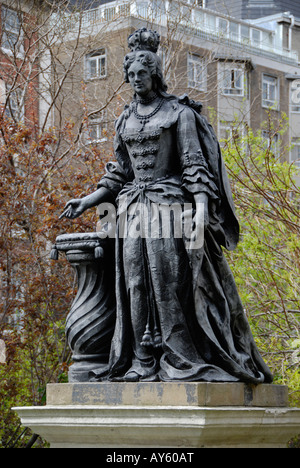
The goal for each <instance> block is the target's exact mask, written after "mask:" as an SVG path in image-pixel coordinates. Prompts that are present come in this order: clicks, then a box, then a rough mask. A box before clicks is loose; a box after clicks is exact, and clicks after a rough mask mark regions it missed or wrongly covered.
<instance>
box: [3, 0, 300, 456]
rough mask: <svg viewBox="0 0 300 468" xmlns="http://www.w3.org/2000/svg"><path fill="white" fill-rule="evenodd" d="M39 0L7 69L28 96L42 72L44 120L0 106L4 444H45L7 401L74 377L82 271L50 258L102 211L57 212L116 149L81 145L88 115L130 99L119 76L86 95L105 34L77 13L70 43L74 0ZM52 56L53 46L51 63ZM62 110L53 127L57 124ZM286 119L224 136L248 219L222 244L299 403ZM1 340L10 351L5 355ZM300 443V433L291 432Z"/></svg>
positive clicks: (298, 305)
mask: <svg viewBox="0 0 300 468" xmlns="http://www.w3.org/2000/svg"><path fill="white" fill-rule="evenodd" d="M7 1H8V0H7ZM17 3H18V2H17V1H16V0H14V1H12V6H13V7H14V8H15V7H16V4H17ZM34 3H35V2H32V4H33V5H34ZM37 3H38V4H39V7H40V5H41V3H42V4H43V6H44V7H45V11H43V12H42V14H41V16H40V17H38V16H37V15H36V11H37V9H33V10H32V11H31V12H30V14H29V15H28V18H29V17H30V21H31V28H28V27H26V25H22V28H23V34H24V35H25V36H24V37H25V38H26V41H27V46H26V47H25V56H24V60H22V61H20V60H19V57H18V55H17V54H11V55H10V56H9V57H8V60H9V63H8V65H9V67H10V68H8V70H9V72H8V75H10V76H11V78H12V81H11V93H13V92H14V91H17V90H18V88H19V87H20V88H21V89H23V90H24V93H22V94H23V97H24V96H25V95H26V93H27V92H29V91H32V90H33V91H34V88H35V86H37V83H38V82H39V85H40V86H41V82H42V83H44V86H45V89H42V88H40V89H37V92H38V93H40V97H43V94H45V95H46V96H47V98H48V97H49V103H50V106H49V109H48V113H47V115H46V116H45V124H44V128H42V131H40V129H39V128H38V127H37V126H36V125H35V124H34V122H33V119H32V118H31V119H29V120H25V123H19V122H18V120H19V119H9V118H8V117H7V115H6V109H5V106H7V105H8V104H9V96H7V99H6V102H5V103H4V108H1V107H0V212H1V216H0V296H1V302H0V340H1V341H0V345H1V346H0V447H1V448H11V447H16V448H21V447H22V448H23V447H32V446H33V447H46V446H47V444H46V442H45V441H42V440H41V439H40V438H39V437H37V436H36V435H34V434H31V433H30V431H29V430H26V429H24V428H22V427H21V426H20V421H19V420H18V417H17V416H16V413H14V412H13V411H11V407H13V406H25V405H43V404H45V389H46V385H47V383H49V382H64V381H66V379H67V371H68V366H69V363H70V352H69V350H68V348H67V346H66V343H65V337H64V321H65V317H66V315H67V313H68V311H69V310H70V306H71V302H72V299H73V297H74V295H75V292H76V282H75V278H74V273H73V271H72V270H71V268H70V266H69V264H68V263H67V261H66V260H65V259H64V258H63V256H61V257H60V260H59V261H58V262H55V261H51V260H50V250H51V246H52V244H53V243H54V241H55V238H56V236H57V235H59V234H63V233H67V232H88V231H94V230H95V226H96V223H97V217H96V210H91V211H90V212H88V213H85V214H84V216H82V217H81V218H78V219H77V220H75V221H72V222H70V221H68V220H63V221H62V222H59V221H58V217H59V215H60V213H61V212H62V210H63V207H64V204H65V203H66V201H68V200H70V199H72V198H78V197H82V196H83V195H84V194H87V193H89V192H91V191H93V190H94V189H95V187H96V185H97V182H98V181H99V179H100V177H101V175H102V174H103V172H104V166H105V163H106V162H107V161H108V160H109V159H112V158H113V155H112V137H113V135H109V134H108V135H107V141H106V144H105V145H96V146H93V145H83V144H81V143H82V136H83V135H84V133H85V132H87V131H88V117H89V116H91V115H92V114H95V115H96V114H97V113H99V111H102V110H106V107H108V105H111V107H112V109H113V110H112V115H114V118H115V117H117V116H118V114H120V112H121V111H122V109H123V105H124V103H125V102H126V90H125V91H124V93H123V94H121V93H120V94H119V91H120V90H121V88H122V86H123V84H122V83H123V81H122V78H121V77H120V78H119V76H120V75H118V78H117V79H118V80H119V83H116V84H115V83H113V85H112V83H109V85H110V86H108V89H107V90H106V93H105V96H106V100H105V102H101V103H100V102H99V103H98V102H95V98H94V95H92V96H89V101H90V102H89V105H88V104H87V100H88V99H87V98H86V96H85V88H84V84H83V83H82V82H81V75H80V73H78V71H77V68H76V67H78V66H79V65H80V64H81V63H82V60H83V57H84V56H85V54H86V53H87V52H90V51H91V50H93V47H94V48H96V47H99V44H101V42H102V40H103V37H102V36H101V34H102V33H101V34H98V35H94V31H92V32H91V35H90V37H88V40H87V41H86V44H84V45H82V44H81V42H80V31H81V29H80V28H81V26H82V24H81V25H80V27H79V29H78V36H77V38H76V39H75V40H74V41H73V42H70V43H68V44H66V41H64V32H63V33H62V37H59V36H58V35H59V33H60V28H58V24H56V23H55V21H54V20H53V17H52V13H53V11H55V12H56V10H53V8H56V6H57V5H59V8H61V10H58V11H60V13H61V16H60V17H63V14H64V12H65V11H66V10H63V8H67V4H68V2H67V1H63V2H37ZM73 3H74V2H73ZM79 3H80V2H79ZM55 4H57V5H56V6H55ZM53 5H54V6H53ZM65 5H66V6H65ZM49 8H50V10H49ZM78 11H80V5H79V4H78ZM45 15H46V17H45ZM47 15H48V16H47ZM50 15H51V21H50V22H49V21H47V19H49V18H50ZM59 22H60V20H59ZM48 23H49V24H50V26H48ZM178 23H179V19H178ZM177 26H178V25H176V24H175V23H172V25H171V27H170V28H169V30H168V38H169V41H170V43H171V42H172V40H173V38H174V35H175V33H178V28H177ZM66 27H69V24H66ZM107 27H108V28H109V23H108V26H107ZM176 28H177V30H176ZM104 32H105V31H104ZM103 34H104V33H103ZM182 34H183V33H182ZM38 37H39V38H40V39H37V38H38ZM93 44H94V45H93ZM95 44H97V45H95ZM122 44H123V45H122V46H121V45H120V47H124V44H125V39H124V38H122ZM167 46H168V44H166V47H167ZM216 47H218V44H216ZM120 50H121V49H120ZM170 50H171V49H170ZM126 51H127V49H126ZM179 52H180V41H178V49H176V50H173V51H172V54H171V56H170V57H169V65H170V64H172V63H173V64H175V65H176V64H177V63H178V60H179V57H180V53H179ZM45 57H46V58H47V57H51V58H53V57H56V61H55V60H53V62H52V64H51V65H52V68H51V73H50V67H49V65H47V63H48V62H47V60H44V59H45ZM39 61H40V63H41V64H43V67H44V68H43V70H42V76H41V75H39V73H40V71H39V70H38V68H37V66H36V65H37V63H38V62H39ZM119 65H120V64H119V62H118V63H116V64H115V66H116V68H115V69H114V70H119ZM174 68H177V67H176V66H174ZM170 70H171V71H172V67H170ZM170 70H168V71H170ZM0 73H3V70H0ZM1 77H2V78H4V77H3V76H2V75H1ZM32 77H34V79H33V78H32ZM40 78H41V80H40ZM171 78H172V80H171V81H172V86H171V87H172V90H171V89H170V92H172V91H173V90H175V89H176V86H177V85H178V83H179V84H180V79H178V77H177V82H176V80H175V78H174V77H173V74H172V73H171ZM173 78H174V80H173ZM5 79H7V76H6V77H5ZM107 81H109V80H107ZM173 81H174V82H173ZM102 86H104V85H103V82H102ZM44 91H45V93H44ZM182 91H183V90H182ZM214 92H217V89H214V90H213V93H214ZM74 94H75V97H76V105H77V106H78V105H79V108H80V112H79V114H80V115H79V117H78V116H77V117H78V119H79V120H80V121H76V122H74V121H73V120H70V119H69V117H66V116H67V115H68V111H69V108H68V106H67V105H66V103H67V102H70V101H69V100H70V99H71V98H73V99H74ZM32 96H34V94H32ZM36 98H37V95H36ZM19 104H21V103H19ZM23 104H24V102H23ZM31 104H32V103H31ZM91 105H92V109H91ZM31 107H32V108H33V107H34V106H31ZM54 110H55V113H56V114H55V115H56V119H55V122H56V125H57V127H56V128H55V127H50V128H49V126H48V124H49V121H50V118H51V113H52V111H54ZM81 110H82V112H81ZM287 126H288V121H287V119H286V117H285V116H282V119H281V120H280V122H279V123H278V122H276V124H275V123H274V121H273V120H272V113H270V115H269V119H268V120H267V121H266V122H265V123H264V124H263V125H262V128H261V129H260V131H258V132H256V133H254V132H253V131H252V129H251V128H247V127H246V134H245V135H243V136H240V135H239V131H238V129H239V122H238V121H237V122H236V125H234V127H233V129H232V132H231V133H232V137H231V138H230V139H228V140H226V141H223V142H222V146H223V155H224V159H225V162H226V165H227V168H228V173H229V176H230V180H231V184H232V190H233V195H234V199H235V204H236V209H237V214H238V217H239V220H240V224H241V242H240V243H239V245H238V248H237V249H236V250H235V251H234V252H231V253H228V252H225V253H226V256H227V258H228V261H229V263H230V266H231V268H232V271H233V273H234V276H235V278H236V282H237V285H238V288H239V292H240V295H241V298H242V301H243V304H244V307H245V313H246V314H247V317H248V320H249V322H250V325H251V328H252V332H253V334H254V337H255V340H256V342H257V344H258V347H259V349H260V351H261V353H262V355H263V357H264V359H265V360H266V362H267V364H268V365H269V366H270V368H271V370H272V372H273V374H274V381H275V383H283V384H286V385H288V386H289V392H290V393H289V397H290V404H291V405H293V406H298V407H300V373H299V361H300V333H299V314H300V294H299V292H300V291H299V290H300V284H299V277H300V275H299V273H300V271H299V270H300V241H299V239H300V236H299V234H300V225H299V207H300V194H299V185H297V184H296V182H295V180H296V176H297V172H296V168H295V167H294V166H291V165H289V164H287V163H284V162H283V161H284V160H288V158H286V155H287V152H288V150H289V148H283V147H281V148H276V144H277V143H276V140H277V136H278V135H279V136H282V137H283V136H284V135H285V132H286V129H287ZM266 134H267V135H268V143H266V139H265V135H266ZM4 350H5V355H4V353H2V354H1V351H4ZM299 445H300V442H299V440H298V441H297V439H295V441H292V442H291V443H290V446H299Z"/></svg>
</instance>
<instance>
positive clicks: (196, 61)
mask: <svg viewBox="0 0 300 468" xmlns="http://www.w3.org/2000/svg"><path fill="white" fill-rule="evenodd" d="M187 75H188V87H189V88H193V89H197V90H198V91H203V92H206V91H207V67H206V61H205V59H204V58H203V57H200V56H199V55H196V54H192V53H189V54H188V58H187Z"/></svg>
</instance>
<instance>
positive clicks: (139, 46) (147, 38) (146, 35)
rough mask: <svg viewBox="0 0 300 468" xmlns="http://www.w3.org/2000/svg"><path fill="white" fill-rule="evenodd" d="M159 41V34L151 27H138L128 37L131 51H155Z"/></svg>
mask: <svg viewBox="0 0 300 468" xmlns="http://www.w3.org/2000/svg"><path fill="white" fill-rule="evenodd" d="M159 42H160V36H159V34H158V33H157V32H156V31H151V29H146V28H142V29H138V30H137V31H135V32H134V33H133V34H131V36H129V37H128V46H129V48H130V49H131V50H132V52H134V51H136V50H150V51H151V52H157V49H158V46H159Z"/></svg>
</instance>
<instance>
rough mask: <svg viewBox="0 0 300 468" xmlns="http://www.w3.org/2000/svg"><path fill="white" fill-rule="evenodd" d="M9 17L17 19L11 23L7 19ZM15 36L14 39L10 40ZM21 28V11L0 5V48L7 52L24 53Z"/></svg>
mask: <svg viewBox="0 0 300 468" xmlns="http://www.w3.org/2000/svg"><path fill="white" fill-rule="evenodd" d="M9 17H12V18H14V20H16V19H17V21H14V22H15V23H16V24H15V25H13V24H11V22H10V21H9V20H8V19H9ZM5 38H6V39H5ZM13 38H15V41H14V40H11V39H13ZM23 38H24V34H23V30H22V13H20V12H17V11H15V10H12V9H11V8H8V7H7V6H5V5H2V6H1V48H2V50H3V51H4V52H5V53H7V54H9V55H10V54H13V53H17V54H18V55H19V54H21V55H22V54H24V46H23Z"/></svg>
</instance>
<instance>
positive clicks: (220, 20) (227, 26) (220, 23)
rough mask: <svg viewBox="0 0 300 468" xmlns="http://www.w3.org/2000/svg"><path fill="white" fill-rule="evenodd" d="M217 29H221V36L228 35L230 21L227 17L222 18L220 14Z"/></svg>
mask: <svg viewBox="0 0 300 468" xmlns="http://www.w3.org/2000/svg"><path fill="white" fill-rule="evenodd" d="M222 23H223V24H224V26H226V27H225V28H223V26H221V25H222ZM217 31H219V34H220V35H221V36H224V35H226V36H227V35H228V33H229V21H228V20H227V19H225V18H220V17H219V16H218V17H217Z"/></svg>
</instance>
